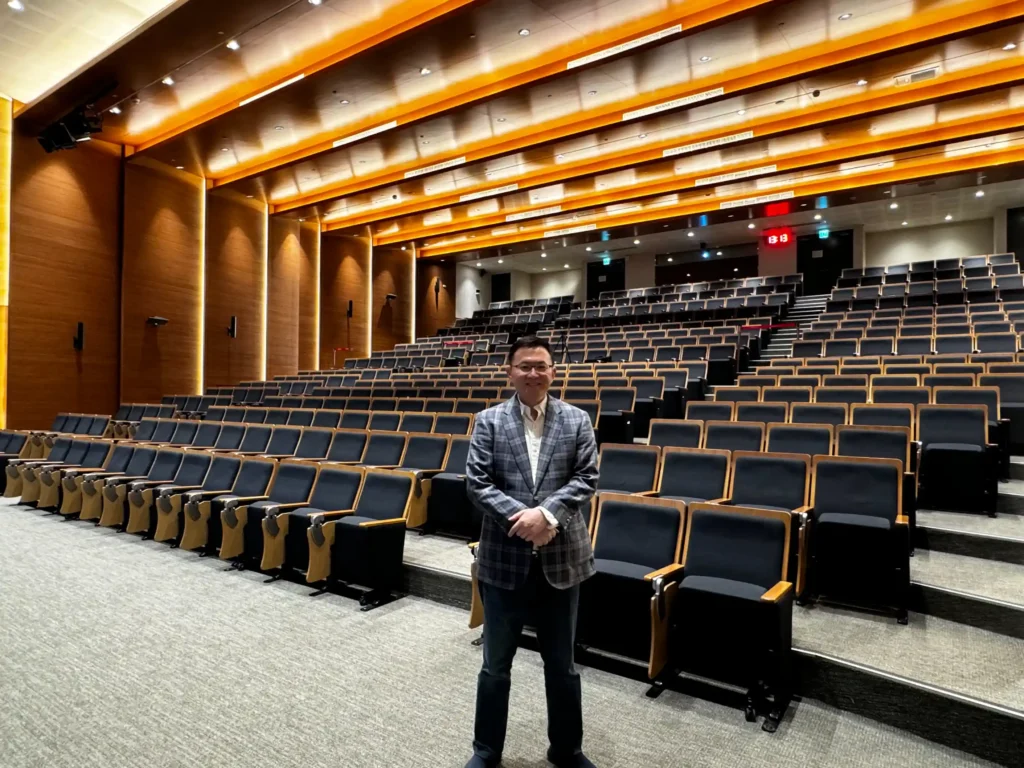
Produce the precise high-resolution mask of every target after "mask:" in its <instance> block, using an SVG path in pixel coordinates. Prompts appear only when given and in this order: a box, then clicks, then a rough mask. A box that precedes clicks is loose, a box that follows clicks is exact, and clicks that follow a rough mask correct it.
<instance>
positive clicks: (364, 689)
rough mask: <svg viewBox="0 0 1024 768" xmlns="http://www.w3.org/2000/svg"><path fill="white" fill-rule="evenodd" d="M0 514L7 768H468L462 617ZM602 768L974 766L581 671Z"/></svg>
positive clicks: (532, 672)
mask: <svg viewBox="0 0 1024 768" xmlns="http://www.w3.org/2000/svg"><path fill="white" fill-rule="evenodd" d="M222 568H223V564H222V563H221V562H219V561H217V560H210V559H200V558H198V557H196V556H195V555H194V554H190V553H185V552H181V551H177V550H173V551H172V550H168V549H167V548H166V547H164V546H162V545H158V544H154V543H151V542H142V541H140V540H139V539H137V538H136V537H133V536H129V535H126V534H119V533H115V532H112V531H107V530H101V529H97V528H94V527H93V526H92V525H89V524H86V523H77V522H73V523H61V522H58V520H56V519H54V518H52V517H47V516H43V515H42V514H41V513H38V512H34V511H29V510H24V509H19V508H11V507H10V505H9V504H7V503H3V504H2V505H0V649H2V653H0V692H2V695H0V745H2V747H0V765H2V766H3V768H29V767H32V768H36V767H37V766H38V767H41V766H47V768H64V767H67V768H122V767H124V768H164V767H167V768H171V767H173V768H185V767H188V768H226V767H229V766H231V767H233V766H238V767H239V768H242V767H244V768H262V767H263V766H267V767H268V768H270V767H271V766H272V767H273V768H292V767H294V768H336V767H342V766H344V767H345V768H364V767H366V768H371V767H373V768H375V767H376V766H417V767H421V766H422V767H432V766H437V767H438V768H441V767H450V768H459V767H460V766H462V765H463V763H464V761H465V759H466V757H467V756H468V752H469V740H470V734H471V723H472V711H473V695H474V680H475V675H476V672H477V669H478V666H479V663H480V651H479V649H477V648H474V647H472V646H470V644H469V642H470V640H472V639H473V638H474V637H475V635H476V633H475V632H472V631H470V630H468V629H467V628H466V619H467V614H466V613H465V612H464V611H459V610H456V609H449V608H444V607H441V606H438V605H436V604H433V603H429V602H425V601H421V600H417V599H410V598H407V599H404V600H400V601H398V602H396V603H393V604H391V605H389V606H386V607H384V608H381V609H379V610H377V611H373V612H370V613H360V612H359V611H358V610H357V609H356V607H355V604H354V603H353V602H352V601H349V600H346V599H344V598H341V597H338V596H334V595H325V596H322V597H318V598H311V597H308V594H309V589H308V588H307V587H303V586H300V585H295V584H290V583H282V582H277V583H273V584H264V583H262V581H263V577H262V576H260V575H258V574H254V573H235V572H225V571H223V570H222ZM582 674H583V690H584V700H585V721H586V725H587V733H586V737H585V748H586V749H587V751H588V753H589V754H590V755H591V756H592V757H593V758H594V760H595V761H596V762H597V764H598V765H599V766H601V767H602V768H609V767H611V766H623V767H626V766H628V767H629V768H639V767H640V766H657V767H658V768H676V767H678V768H683V767H684V766H685V767H686V768H695V767H698V768H699V767H701V766H708V767H709V768H710V767H714V768H717V767H718V766H722V767H723V768H724V767H725V766H729V768H733V767H734V766H744V767H745V768H746V767H751V768H758V767H760V766H821V767H822V768H824V767H826V766H827V767H828V768H833V767H837V768H845V767H847V766H871V768H890V767H892V768H895V767H897V766H900V767H904V766H905V767H909V766H980V765H987V764H986V763H984V762H982V761H979V760H976V759H974V758H972V757H970V756H968V755H964V754H960V753H956V752H953V751H951V750H948V749H945V748H942V747H939V746H936V745H933V744H930V743H928V742H925V741H922V740H920V739H918V738H915V737H912V736H909V735H907V734H904V733H901V732H900V731H898V730H895V729H893V728H890V727H888V726H885V725H881V724H877V723H874V722H872V721H870V720H865V719H862V718H858V717H854V716H850V715H846V714H844V713H842V712H839V711H837V710H834V709H831V708H829V707H825V706H822V705H820V704H816V703H814V702H803V703H799V704H797V705H795V706H794V707H793V708H792V710H791V713H790V715H789V717H788V719H787V722H786V723H785V724H784V726H783V728H782V729H781V730H780V732H779V733H777V734H775V735H773V736H770V735H768V734H765V733H763V732H761V730H760V728H759V727H757V726H753V725H750V724H747V723H745V722H744V720H743V716H742V713H741V712H739V711H736V710H732V709H727V708H724V707H721V706H718V705H715V704H711V703H709V702H706V701H702V700H697V699H692V698H689V697H686V696H682V695H679V694H675V693H672V692H669V693H666V694H664V695H663V696H662V697H661V698H660V699H658V700H656V701H652V700H649V699H646V698H645V697H644V696H643V693H644V690H645V686H643V685H642V684H639V683H636V682H632V681H628V680H624V679H622V678H619V677H616V676H614V675H610V674H607V673H603V672H599V671H596V670H593V669H583V670H582ZM513 690H514V693H513V701H512V717H511V722H510V728H509V741H508V750H507V757H508V759H507V760H506V763H505V764H506V766H507V767H508V768H541V767H542V766H545V765H547V764H546V762H545V761H544V760H543V759H542V758H543V753H544V747H545V738H544V733H545V713H544V707H543V704H542V702H543V678H542V670H541V664H540V661H539V658H538V657H537V656H536V655H535V654H533V653H531V652H527V651H524V652H522V653H521V655H520V659H519V660H518V661H517V665H516V669H515V672H514V688H513Z"/></svg>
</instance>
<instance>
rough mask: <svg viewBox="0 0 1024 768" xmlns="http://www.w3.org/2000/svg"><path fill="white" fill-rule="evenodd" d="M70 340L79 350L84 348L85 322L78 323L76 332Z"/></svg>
mask: <svg viewBox="0 0 1024 768" xmlns="http://www.w3.org/2000/svg"><path fill="white" fill-rule="evenodd" d="M71 341H72V343H73V344H74V345H75V349H76V350H78V351H79V352H81V351H82V350H83V349H85V323H79V324H78V332H77V333H76V334H75V337H74V338H73V339H72V340H71Z"/></svg>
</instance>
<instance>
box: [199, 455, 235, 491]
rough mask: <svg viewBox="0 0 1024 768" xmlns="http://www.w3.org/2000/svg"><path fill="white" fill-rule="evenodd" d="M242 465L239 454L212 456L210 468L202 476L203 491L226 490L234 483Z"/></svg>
mask: <svg viewBox="0 0 1024 768" xmlns="http://www.w3.org/2000/svg"><path fill="white" fill-rule="evenodd" d="M241 467H242V458H241V457H240V456H222V455H218V456H214V457H213V461H212V462H211V463H210V469H209V471H207V473H206V477H205V478H203V483H202V484H203V490H204V491H225V492H226V491H228V490H230V489H231V487H232V486H233V485H234V484H235V478H236V477H238V470H239V469H241Z"/></svg>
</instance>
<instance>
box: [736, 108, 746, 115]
mask: <svg viewBox="0 0 1024 768" xmlns="http://www.w3.org/2000/svg"><path fill="white" fill-rule="evenodd" d="M736 114H737V115H745V114H747V110H745V109H741V110H740V111H739V112H737V113H736Z"/></svg>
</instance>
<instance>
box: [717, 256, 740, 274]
mask: <svg viewBox="0 0 1024 768" xmlns="http://www.w3.org/2000/svg"><path fill="white" fill-rule="evenodd" d="M715 255H716V256H721V255H722V252H721V251H717V252H716V253H715ZM735 271H736V270H735V269H734V270H733V272H735Z"/></svg>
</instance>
